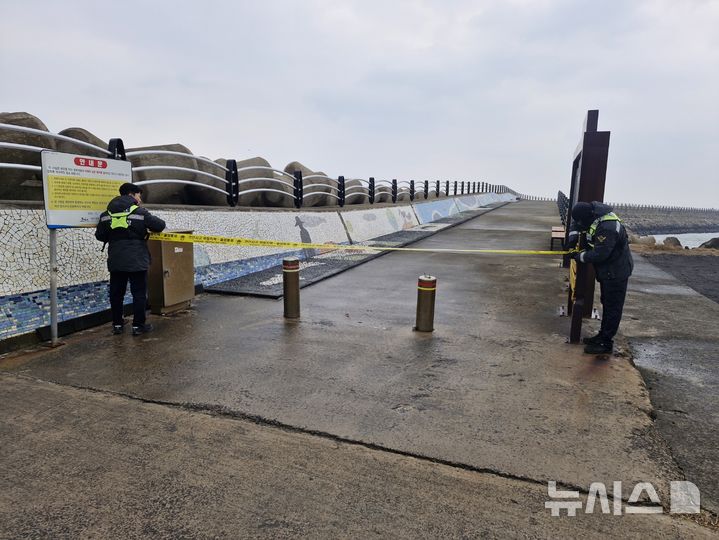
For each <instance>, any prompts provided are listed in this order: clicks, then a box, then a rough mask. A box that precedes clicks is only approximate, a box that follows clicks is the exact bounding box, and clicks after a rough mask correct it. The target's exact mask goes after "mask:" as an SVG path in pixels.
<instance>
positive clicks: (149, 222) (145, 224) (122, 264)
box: [95, 195, 165, 272]
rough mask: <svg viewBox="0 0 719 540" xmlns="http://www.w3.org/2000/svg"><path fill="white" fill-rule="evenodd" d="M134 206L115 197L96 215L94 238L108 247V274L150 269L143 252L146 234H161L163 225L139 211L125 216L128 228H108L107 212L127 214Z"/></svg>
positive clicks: (146, 253) (132, 201)
mask: <svg viewBox="0 0 719 540" xmlns="http://www.w3.org/2000/svg"><path fill="white" fill-rule="evenodd" d="M133 204H136V203H135V199H133V198H132V197H130V196H129V195H122V196H120V197H115V198H114V199H112V200H111V201H110V203H109V204H108V205H107V211H105V212H103V213H102V214H100V221H99V222H98V224H97V228H96V229H95V238H97V239H98V240H100V241H101V242H107V243H108V244H109V248H108V252H107V268H108V270H110V272H141V271H144V270H147V269H148V268H149V267H150V251H149V250H148V249H147V236H148V234H149V232H148V231H152V232H161V231H162V230H163V229H164V228H165V222H164V221H163V220H161V219H160V218H158V217H156V216H153V215H152V214H150V212H148V211H147V209H145V208H142V207H139V208H137V209H136V210H135V211H134V212H133V213H132V214H130V215H129V216H128V219H127V223H128V227H127V228H126V229H124V228H116V229H112V228H110V224H111V222H112V218H111V217H110V216H109V215H108V214H107V212H108V211H109V212H112V213H117V212H125V211H127V210H128V209H129V208H130V207H131V206H132V205H133Z"/></svg>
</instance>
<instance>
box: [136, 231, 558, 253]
mask: <svg viewBox="0 0 719 540" xmlns="http://www.w3.org/2000/svg"><path fill="white" fill-rule="evenodd" d="M150 240H168V241H171V242H186V243H192V244H224V245H228V246H248V247H270V248H293V249H332V250H341V251H368V250H370V251H411V252H417V253H498V254H503V255H555V256H556V255H566V254H567V253H569V252H568V251H533V250H529V249H453V248H408V247H390V246H366V245H357V244H355V245H345V244H312V243H303V242H285V241H282V240H256V239H254V238H235V237H228V236H211V235H206V234H187V233H152V234H151V235H150Z"/></svg>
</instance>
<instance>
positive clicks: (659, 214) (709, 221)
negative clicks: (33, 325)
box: [557, 191, 719, 236]
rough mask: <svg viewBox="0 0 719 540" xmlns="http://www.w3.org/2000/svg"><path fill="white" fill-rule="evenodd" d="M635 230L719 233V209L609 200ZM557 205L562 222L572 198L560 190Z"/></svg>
mask: <svg viewBox="0 0 719 540" xmlns="http://www.w3.org/2000/svg"><path fill="white" fill-rule="evenodd" d="M607 204H608V205H609V206H611V207H612V208H613V209H614V211H615V212H616V213H617V214H618V215H619V217H620V218H621V219H622V221H624V223H625V224H626V225H627V227H628V228H629V229H631V231H632V232H634V233H635V234H639V235H642V236H644V235H648V234H683V233H711V232H716V233H719V210H717V209H716V208H689V207H678V206H657V205H637V204H626V203H613V202H608V203H607ZM557 205H558V207H559V216H560V218H561V219H562V223H563V224H564V223H565V216H566V214H567V212H568V211H569V199H568V198H567V196H566V195H565V194H564V193H562V192H561V191H560V192H559V193H558V195H557Z"/></svg>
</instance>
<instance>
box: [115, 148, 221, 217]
mask: <svg viewBox="0 0 719 540" xmlns="http://www.w3.org/2000/svg"><path fill="white" fill-rule="evenodd" d="M144 150H160V151H162V150H168V151H171V152H180V153H182V154H188V156H187V157H184V156H175V155H166V154H143V155H139V156H128V159H129V160H130V162H131V163H132V166H133V168H135V167H147V166H165V167H168V166H169V167H185V168H188V169H194V170H198V166H197V160H196V159H195V156H193V155H192V152H190V150H189V149H188V148H187V147H186V146H183V145H181V144H163V145H159V146H142V147H138V148H129V149H127V152H128V153H130V152H137V151H144ZM132 176H133V181H134V182H142V181H144V180H185V181H192V182H200V183H202V182H205V180H201V178H202V176H201V175H197V174H195V173H194V172H190V171H175V170H172V169H166V170H162V169H157V170H150V171H133V174H132ZM218 187H219V183H218ZM142 189H143V197H142V200H143V201H144V202H146V203H148V204H197V201H194V200H191V198H190V197H189V196H188V193H187V190H186V184H179V183H171V182H166V183H160V184H147V185H144V186H142ZM200 189H201V188H200ZM206 191H209V190H206Z"/></svg>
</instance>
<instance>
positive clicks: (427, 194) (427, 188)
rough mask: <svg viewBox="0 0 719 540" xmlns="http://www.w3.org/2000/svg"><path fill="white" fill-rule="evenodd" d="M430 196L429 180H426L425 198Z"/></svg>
mask: <svg viewBox="0 0 719 540" xmlns="http://www.w3.org/2000/svg"><path fill="white" fill-rule="evenodd" d="M427 197H429V180H425V181H424V198H425V199H426V198H427Z"/></svg>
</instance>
